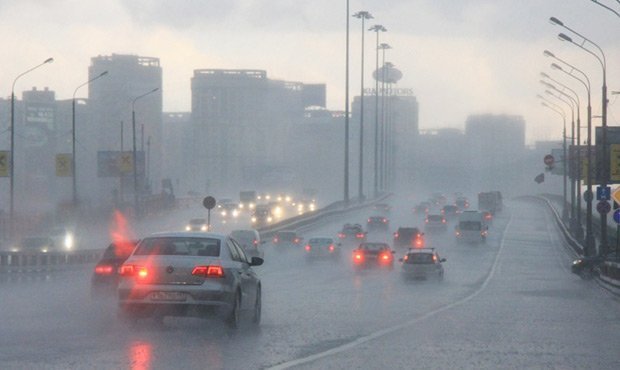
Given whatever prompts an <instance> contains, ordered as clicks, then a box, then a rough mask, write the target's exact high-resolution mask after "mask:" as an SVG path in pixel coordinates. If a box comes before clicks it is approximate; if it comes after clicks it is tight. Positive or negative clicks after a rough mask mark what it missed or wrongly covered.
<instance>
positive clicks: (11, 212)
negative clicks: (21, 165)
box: [9, 58, 54, 237]
mask: <svg viewBox="0 0 620 370" xmlns="http://www.w3.org/2000/svg"><path fill="white" fill-rule="evenodd" d="M53 61H54V58H47V59H45V61H43V63H40V64H37V65H36V66H34V67H32V68H30V69H29V70H27V71H25V72H22V73H20V74H19V75H18V76H17V77H15V79H14V80H13V85H11V154H10V158H9V175H10V180H9V183H10V185H9V187H10V189H9V193H10V194H9V198H10V200H9V221H10V228H9V231H10V233H11V237H13V231H14V230H13V228H14V226H15V225H14V221H15V219H14V217H15V199H14V195H15V84H16V83H17V80H18V79H19V78H20V77H22V76H23V75H25V74H27V73H30V72H32V71H34V70H35V69H37V68H39V67H41V66H43V65H45V64H48V63H52V62H53Z"/></svg>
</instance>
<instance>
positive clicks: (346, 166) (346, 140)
mask: <svg viewBox="0 0 620 370" xmlns="http://www.w3.org/2000/svg"><path fill="white" fill-rule="evenodd" d="M349 14H351V13H350V12H349V0H347V35H346V58H345V59H346V61H345V83H344V84H345V89H344V91H345V93H344V96H345V98H344V100H345V102H344V106H345V108H344V203H345V204H346V205H348V204H349V23H350V17H349Z"/></svg>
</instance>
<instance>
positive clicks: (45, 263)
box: [0, 194, 390, 273]
mask: <svg viewBox="0 0 620 370" xmlns="http://www.w3.org/2000/svg"><path fill="white" fill-rule="evenodd" d="M389 196H390V194H386V195H383V196H381V197H379V198H377V199H369V200H367V201H365V202H360V203H354V204H349V206H347V205H346V204H345V203H344V202H343V201H338V202H334V203H332V204H329V205H327V206H325V207H323V208H321V209H318V210H316V211H313V212H309V213H305V214H303V215H299V216H295V217H292V218H289V219H286V220H282V221H280V222H278V223H276V224H273V225H270V226H268V227H263V228H260V229H258V231H259V233H260V234H261V237H263V238H265V239H268V238H270V237H271V236H273V234H274V233H275V232H277V231H279V230H288V229H302V228H304V227H310V226H315V225H316V224H318V223H319V222H327V221H329V220H330V219H331V218H333V217H337V216H340V215H342V214H345V213H347V212H351V211H355V210H358V209H362V208H365V207H369V206H371V205H373V204H374V203H377V202H381V201H383V200H385V199H386V198H388V197H389ZM352 202H354V201H352ZM103 251H104V249H88V250H75V251H68V252H57V251H50V252H46V253H43V252H11V251H0V273H34V272H50V271H59V270H65V269H67V268H69V266H73V265H79V264H87V263H95V262H97V261H98V260H99V258H101V255H102V253H103Z"/></svg>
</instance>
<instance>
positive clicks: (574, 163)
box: [540, 73, 583, 240]
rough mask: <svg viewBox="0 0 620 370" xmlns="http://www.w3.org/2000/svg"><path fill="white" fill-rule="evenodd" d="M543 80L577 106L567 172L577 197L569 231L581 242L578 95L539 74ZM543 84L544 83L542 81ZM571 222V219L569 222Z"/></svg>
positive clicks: (547, 76)
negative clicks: (573, 183)
mask: <svg viewBox="0 0 620 370" xmlns="http://www.w3.org/2000/svg"><path fill="white" fill-rule="evenodd" d="M540 75H541V76H542V77H543V78H546V79H548V80H550V81H552V82H553V83H554V84H556V85H559V86H560V87H562V89H563V90H568V91H570V92H571V93H572V94H573V95H572V96H570V95H568V94H566V93H565V92H564V91H563V90H559V89H558V88H557V87H556V86H555V85H553V84H549V83H545V85H547V86H549V87H552V88H553V89H554V90H555V91H557V92H558V93H560V94H562V95H564V96H566V97H567V98H569V99H570V100H571V101H572V102H573V103H574V104H575V105H576V106H577V127H576V128H575V126H574V125H573V127H572V133H571V137H572V138H571V145H572V146H573V152H574V154H575V157H576V158H575V159H573V158H571V161H570V163H571V167H570V170H569V173H570V174H571V175H572V176H571V177H572V181H573V182H576V188H577V189H576V194H575V195H576V196H577V210H576V213H577V218H576V219H575V220H574V224H571V229H572V231H573V234H574V235H575V237H576V238H577V239H578V240H581V239H582V238H583V229H582V224H581V135H580V133H581V108H580V107H581V101H580V99H579V95H578V94H577V92H576V91H575V90H573V89H571V88H570V87H568V86H566V85H565V84H563V83H561V82H560V81H557V80H556V79H554V78H552V77H551V76H549V75H548V74H546V73H541V74H540ZM543 82H544V81H543ZM575 130H576V131H577V148H575V147H574V145H575ZM571 154H572V153H570V151H569V156H570V155H571ZM573 191H575V189H573ZM572 221H573V219H571V222H572Z"/></svg>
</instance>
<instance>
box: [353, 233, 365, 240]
mask: <svg viewBox="0 0 620 370" xmlns="http://www.w3.org/2000/svg"><path fill="white" fill-rule="evenodd" d="M355 236H356V237H357V238H358V239H362V238H363V237H364V233H359V234H356V235H355Z"/></svg>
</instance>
